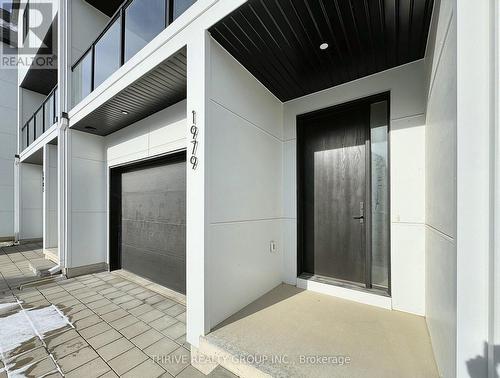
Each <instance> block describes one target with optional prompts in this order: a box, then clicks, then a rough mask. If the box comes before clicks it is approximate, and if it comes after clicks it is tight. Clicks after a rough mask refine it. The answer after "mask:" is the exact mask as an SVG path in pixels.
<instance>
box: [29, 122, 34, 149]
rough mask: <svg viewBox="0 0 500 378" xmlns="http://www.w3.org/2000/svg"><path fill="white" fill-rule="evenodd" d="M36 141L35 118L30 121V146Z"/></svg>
mask: <svg viewBox="0 0 500 378" xmlns="http://www.w3.org/2000/svg"><path fill="white" fill-rule="evenodd" d="M34 141H35V121H34V118H31V120H30V121H29V122H28V146H29V145H30V144H31V143H33V142H34Z"/></svg>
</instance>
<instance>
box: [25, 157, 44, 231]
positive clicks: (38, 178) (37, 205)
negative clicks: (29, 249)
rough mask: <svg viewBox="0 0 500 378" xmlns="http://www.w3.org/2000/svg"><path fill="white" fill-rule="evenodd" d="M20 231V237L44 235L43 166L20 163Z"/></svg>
mask: <svg viewBox="0 0 500 378" xmlns="http://www.w3.org/2000/svg"><path fill="white" fill-rule="evenodd" d="M20 185H21V196H20V207H21V214H20V231H19V238H20V239H21V240H25V239H41V238H42V236H43V195H42V166H41V165H38V164H28V163H22V164H21V165H20Z"/></svg>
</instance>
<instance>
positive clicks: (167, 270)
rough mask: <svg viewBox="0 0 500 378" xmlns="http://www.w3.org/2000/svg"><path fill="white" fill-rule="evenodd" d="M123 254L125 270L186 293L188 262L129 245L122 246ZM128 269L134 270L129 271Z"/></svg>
mask: <svg viewBox="0 0 500 378" xmlns="http://www.w3.org/2000/svg"><path fill="white" fill-rule="evenodd" d="M122 253H123V255H122V264H123V267H124V269H126V270H130V271H132V272H133V273H135V274H138V275H140V276H142V277H145V278H148V279H150V280H152V281H154V282H156V283H158V284H160V285H164V286H166V287H168V288H170V289H172V290H175V291H177V292H179V293H183V294H185V293H186V289H185V288H186V275H185V266H186V262H185V261H184V260H183V259H179V258H177V257H173V256H169V255H162V254H157V253H155V252H152V251H147V250H144V249H142V248H141V249H139V248H136V247H133V246H129V245H123V246H122ZM127 267H133V268H132V269H127Z"/></svg>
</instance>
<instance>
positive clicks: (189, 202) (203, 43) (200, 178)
mask: <svg viewBox="0 0 500 378" xmlns="http://www.w3.org/2000/svg"><path fill="white" fill-rule="evenodd" d="M208 39H209V37H208V34H207V32H206V31H205V30H203V31H202V32H199V33H196V35H193V36H192V38H191V40H190V41H189V43H188V45H187V120H188V121H187V123H186V134H187V138H188V143H187V145H188V151H187V165H186V169H187V177H186V179H187V181H186V269H187V277H186V297H187V312H186V316H187V335H186V340H187V341H188V342H189V343H190V344H191V345H194V346H195V347H198V346H199V337H200V336H202V335H205V334H206V333H207V332H208V331H209V321H208V316H207V315H208V307H207V306H208V301H207V300H206V293H207V288H206V282H207V275H206V271H207V267H206V260H205V245H206V244H207V241H206V233H205V230H206V227H207V215H206V206H205V198H206V193H205V190H206V187H207V183H206V181H207V174H206V170H205V167H206V153H205V132H206V102H207V93H206V92H207V76H208V72H209V67H208V62H209V61H210V59H209V57H210V55H209V54H210V51H209V42H208ZM193 111H194V112H195V124H196V127H197V129H198V135H197V138H196V141H197V142H198V147H197V151H196V157H197V159H198V161H197V166H196V169H193V168H192V165H191V164H190V158H191V147H192V145H191V143H190V142H191V139H192V135H191V133H190V129H191V126H192V125H193V118H192V117H193V114H192V112H193Z"/></svg>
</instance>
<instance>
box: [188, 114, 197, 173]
mask: <svg viewBox="0 0 500 378" xmlns="http://www.w3.org/2000/svg"><path fill="white" fill-rule="evenodd" d="M190 132H191V144H192V145H193V147H192V149H191V157H190V158H189V162H190V163H191V168H192V169H196V167H197V165H198V157H197V156H196V150H197V148H198V141H197V140H196V139H197V138H198V127H197V126H196V112H195V111H194V110H193V124H192V126H191V129H190Z"/></svg>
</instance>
